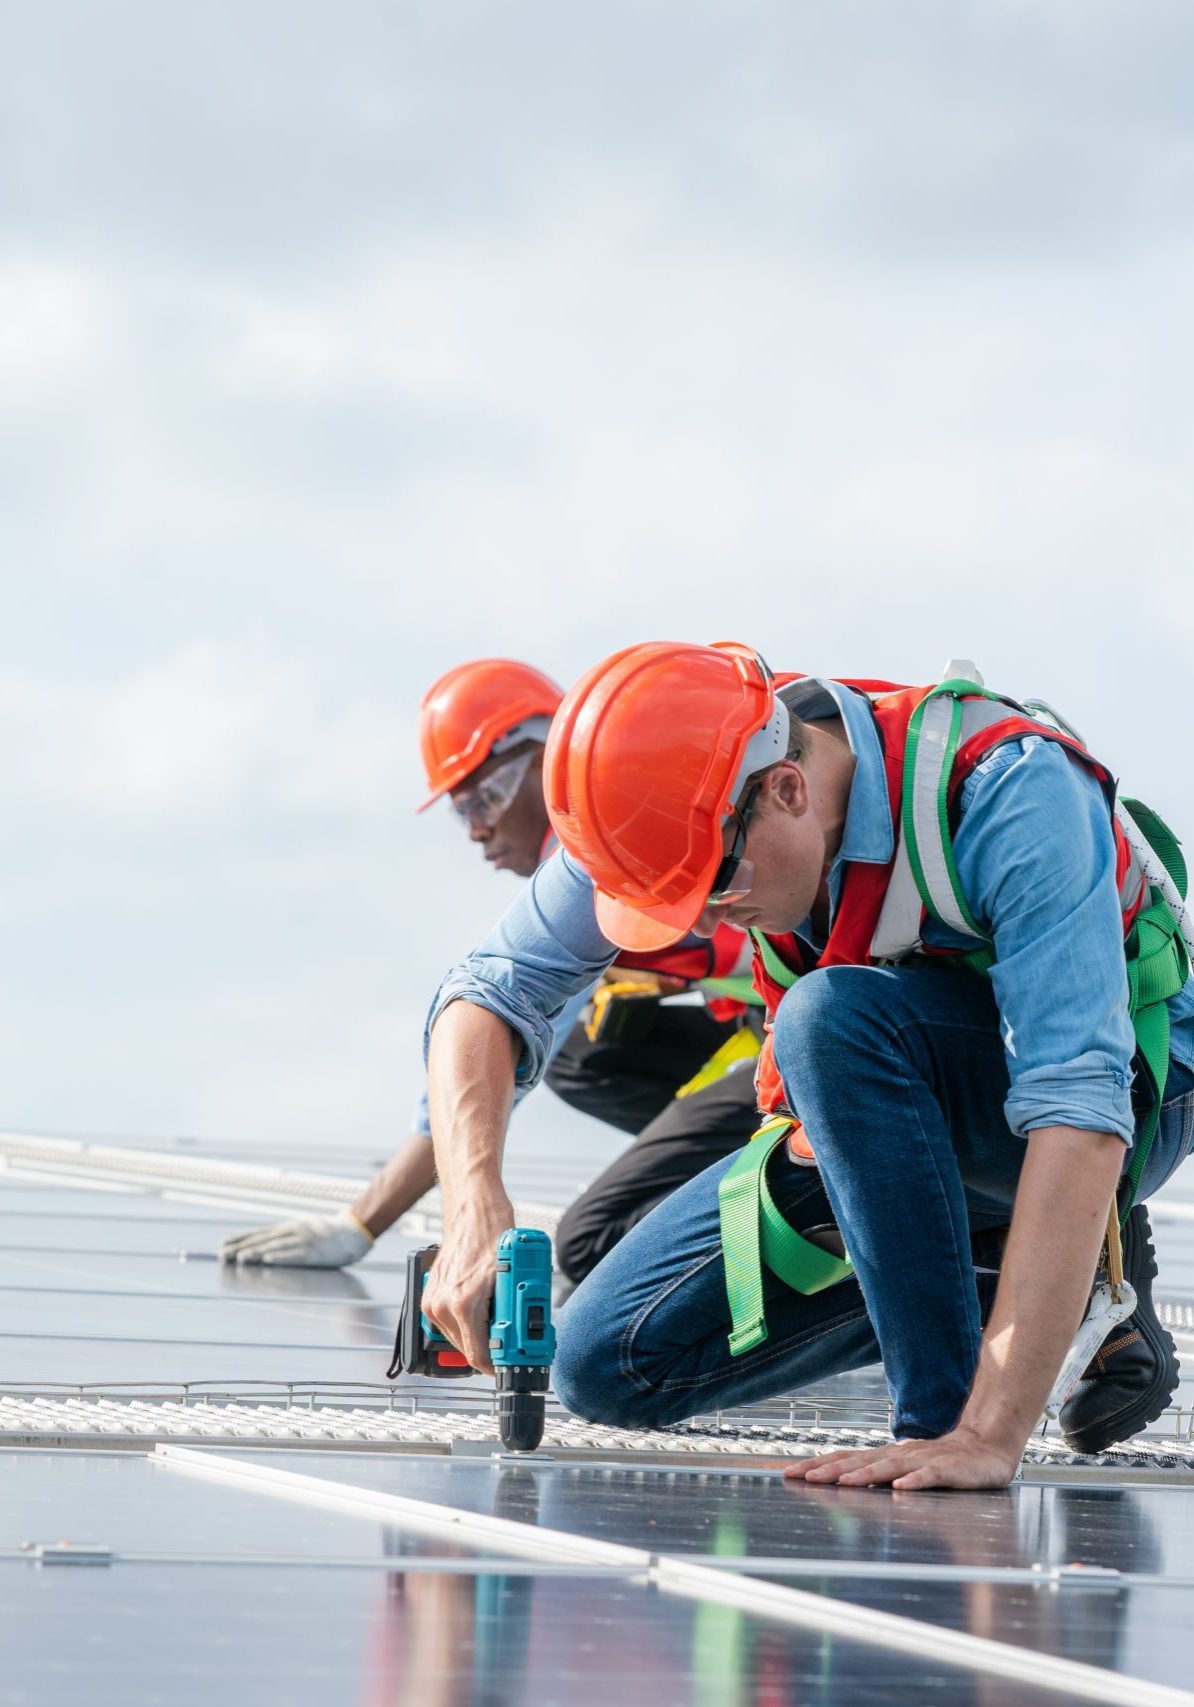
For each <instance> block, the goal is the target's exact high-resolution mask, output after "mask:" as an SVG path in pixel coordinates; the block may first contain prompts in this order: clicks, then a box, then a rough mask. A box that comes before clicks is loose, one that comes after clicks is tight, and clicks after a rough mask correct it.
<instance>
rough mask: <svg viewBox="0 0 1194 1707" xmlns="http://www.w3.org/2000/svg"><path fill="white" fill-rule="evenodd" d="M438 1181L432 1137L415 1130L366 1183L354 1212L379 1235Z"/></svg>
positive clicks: (365, 1225) (353, 1208) (370, 1230)
mask: <svg viewBox="0 0 1194 1707" xmlns="http://www.w3.org/2000/svg"><path fill="white" fill-rule="evenodd" d="M434 1184H435V1154H434V1152H433V1150H432V1147H431V1140H430V1139H429V1138H424V1137H423V1136H422V1134H421V1133H418V1132H413V1133H412V1134H411V1135H410V1137H409V1138H408V1139H407V1140H406V1142H405V1143H404V1144H403V1145H402V1148H401V1149H400V1150H396V1151H395V1152H394V1154H393V1155H392V1156H391V1157H390V1160H389V1161H388V1162H387V1163H386V1165H385V1167H384V1168H382V1170H381V1172H380V1173H378V1174H376V1175H375V1176H374V1178H373V1179H372V1180H370V1182H369V1184H368V1185H367V1186H366V1187H365V1189H364V1191H363V1192H362V1193H361V1195H360V1197H358V1198H357V1200H356V1202H355V1203H354V1204H353V1206H352V1212H353V1214H354V1215H355V1216H356V1218H357V1220H358V1221H360V1223H361V1224H362V1226H364V1227H366V1228H367V1229H368V1231H369V1232H370V1233H372V1235H373V1237H374V1238H375V1239H376V1238H378V1237H380V1235H381V1234H382V1233H384V1232H385V1231H386V1230H387V1228H389V1227H392V1226H393V1225H394V1222H395V1221H397V1219H398V1217H399V1216H400V1215H405V1214H406V1211H407V1210H408V1209H409V1208H410V1207H411V1206H412V1204H415V1203H417V1202H418V1201H419V1199H420V1198H421V1197H422V1196H423V1194H424V1192H427V1191H430V1190H431V1187H432V1186H433V1185H434Z"/></svg>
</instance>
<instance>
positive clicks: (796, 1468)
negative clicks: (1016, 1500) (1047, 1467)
mask: <svg viewBox="0 0 1194 1707" xmlns="http://www.w3.org/2000/svg"><path fill="white" fill-rule="evenodd" d="M1019 1467H1020V1456H1019V1454H1018V1453H1011V1452H1008V1451H1007V1449H1006V1448H1005V1447H997V1446H993V1445H992V1444H991V1443H990V1442H989V1441H985V1440H982V1439H980V1438H979V1436H978V1435H977V1434H975V1433H974V1432H973V1430H971V1429H967V1428H961V1427H959V1428H956V1429H954V1430H953V1431H952V1432H951V1433H949V1434H944V1435H942V1436H941V1437H940V1439H938V1440H897V1441H893V1442H892V1443H891V1444H890V1445H887V1446H873V1447H863V1448H861V1449H855V1450H852V1451H849V1452H827V1453H825V1454H824V1455H823V1456H822V1457H820V1458H802V1459H801V1460H800V1461H799V1462H798V1463H796V1464H791V1465H789V1466H788V1467H787V1468H786V1469H785V1470H784V1477H785V1479H786V1480H788V1481H794V1482H810V1483H826V1482H838V1483H840V1484H841V1485H842V1486H843V1487H856V1488H857V1487H893V1488H899V1489H913V1488H1006V1487H1007V1485H1008V1483H1009V1482H1011V1481H1014V1479H1015V1475H1016V1471H1017V1470H1018V1469H1019Z"/></svg>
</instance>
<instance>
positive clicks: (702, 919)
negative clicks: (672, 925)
mask: <svg viewBox="0 0 1194 1707" xmlns="http://www.w3.org/2000/svg"><path fill="white" fill-rule="evenodd" d="M724 916H725V915H724V914H723V913H722V911H721V909H720V908H719V907H705V908H703V909H702V911H701V912H700V914H699V915H698V917H697V920H696V923H695V924H694V925H693V927H692V928H693V930H694V931H695V932H696V934H697V935H698V936H714V935H715V934H716V932H717V927H718V925H719V924H720V923H721V921H722V919H723V918H724Z"/></svg>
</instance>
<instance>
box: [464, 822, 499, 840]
mask: <svg viewBox="0 0 1194 1707" xmlns="http://www.w3.org/2000/svg"><path fill="white" fill-rule="evenodd" d="M492 836H493V825H492V824H470V825H469V827H468V839H469V841H470V842H487V841H489V840H490V839H491V837H492Z"/></svg>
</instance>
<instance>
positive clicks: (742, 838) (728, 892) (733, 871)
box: [705, 778, 763, 907]
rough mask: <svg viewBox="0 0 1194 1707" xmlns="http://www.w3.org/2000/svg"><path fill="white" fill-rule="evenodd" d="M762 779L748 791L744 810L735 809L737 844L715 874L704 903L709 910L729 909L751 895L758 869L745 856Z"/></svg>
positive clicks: (743, 804) (743, 805) (737, 807)
mask: <svg viewBox="0 0 1194 1707" xmlns="http://www.w3.org/2000/svg"><path fill="white" fill-rule="evenodd" d="M762 786H763V783H762V779H761V778H760V780H759V781H758V782H754V783H752V784H751V786H750V787H749V788H748V789H747V791H746V795H745V798H744V799H743V802H742V804H741V806H735V808H734V817H735V819H736V820H737V822H736V824H735V826H734V840H733V842H732V843H731V845H730V851H729V853H728V854H726V856H725V858H724V859H723V860H722V862H721V864H720V865H719V866H718V868H717V870H716V871H715V872H714V874H713V887H712V888H711V889H710V891H709V895H708V899H707V900H706V902H705V905H706V906H707V907H728V906H729V904H730V902H731V901H740V900H742V898H743V896H745V895H749V894H750V890H751V885H752V884H753V883H754V880H755V868H754V866H753V865H752V864H751V863H750V861H749V860H748V859H743V857H742V856H743V854H744V853H745V852H746V836H747V832H748V831H749V829H750V820H751V815H752V814H753V812H754V809H755V805H756V803H757V801H758V798H759V790H760V789H761V788H762Z"/></svg>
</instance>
